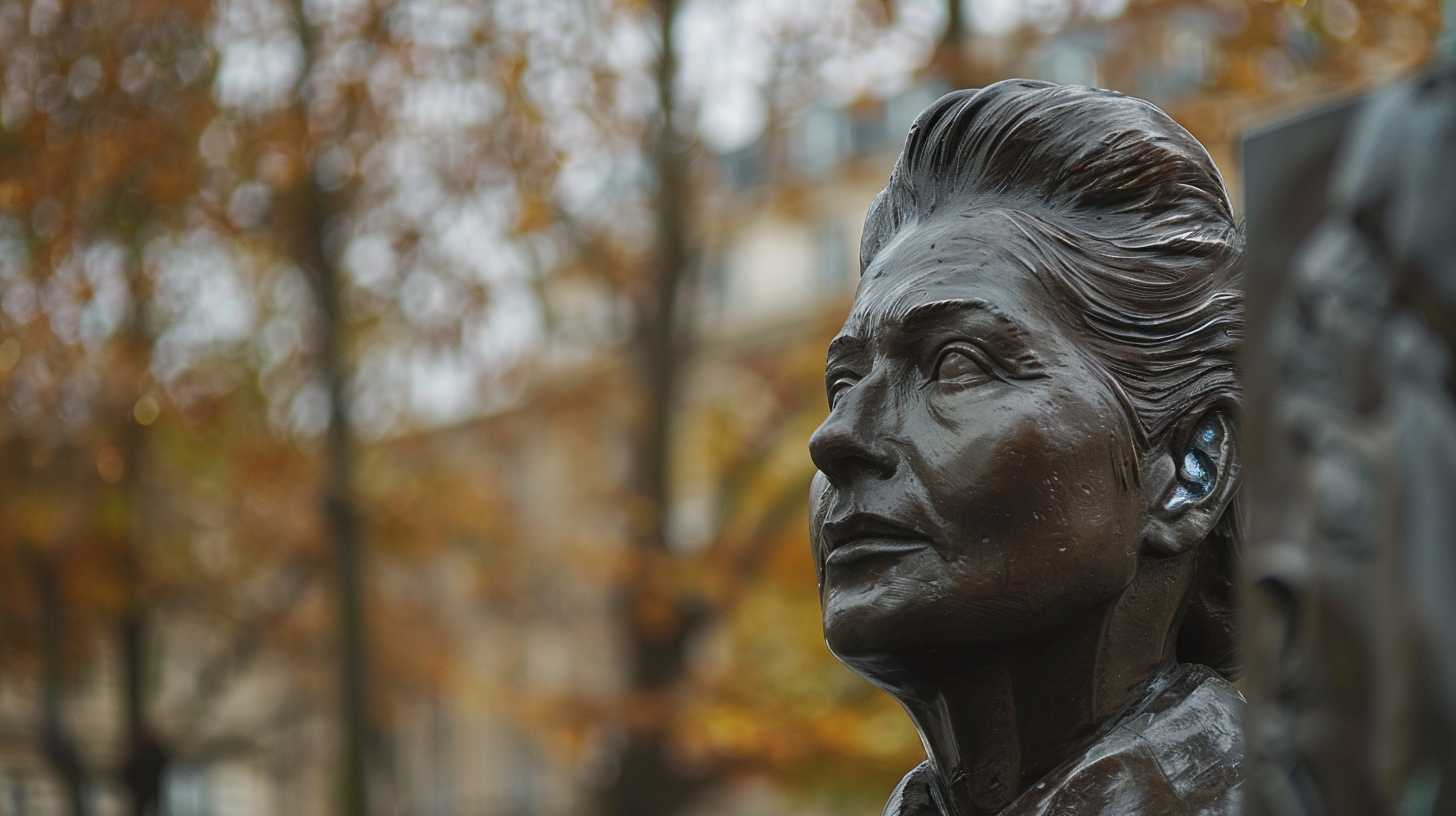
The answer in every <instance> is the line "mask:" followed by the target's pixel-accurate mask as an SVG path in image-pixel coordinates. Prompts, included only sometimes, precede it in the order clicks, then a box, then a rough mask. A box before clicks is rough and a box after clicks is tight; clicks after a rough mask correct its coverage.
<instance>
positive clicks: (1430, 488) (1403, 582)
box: [1246, 64, 1456, 816]
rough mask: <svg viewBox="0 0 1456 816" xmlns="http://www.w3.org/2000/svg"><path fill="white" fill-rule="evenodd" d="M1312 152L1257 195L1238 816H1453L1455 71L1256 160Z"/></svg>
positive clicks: (1331, 115)
mask: <svg viewBox="0 0 1456 816" xmlns="http://www.w3.org/2000/svg"><path fill="white" fill-rule="evenodd" d="M1350 121H1353V123H1354V124H1353V126H1347V122H1350ZM1321 141H1325V142H1329V143H1330V145H1331V147H1330V148H1328V149H1326V148H1318V149H1316V150H1300V151H1297V152H1291V151H1290V150H1289V147H1290V145H1291V144H1295V143H1298V144H1299V145H1301V146H1302V147H1303V146H1309V147H1317V146H1318V145H1319V144H1320V143H1321ZM1341 141H1344V146H1343V149H1342V150H1340V151H1339V152H1336V151H1335V149H1334V148H1335V147H1338V146H1339V145H1340V143H1341ZM1318 153H1324V154H1326V158H1324V159H1323V160H1322V161H1321V162H1320V163H1319V164H1317V165H1316V166H1315V167H1313V168H1312V169H1309V170H1305V171H1300V172H1293V171H1289V170H1285V171H1284V172H1285V173H1287V174H1288V176H1289V179H1288V181H1287V182H1285V183H1283V184H1273V185H1270V184H1267V183H1261V185H1260V186H1259V187H1257V188H1255V187H1251V188H1250V206H1251V211H1250V217H1251V218H1253V217H1254V214H1253V213H1254V210H1255V209H1257V210H1258V211H1259V217H1260V223H1259V225H1258V236H1257V237H1256V238H1251V253H1252V254H1251V259H1253V260H1257V264H1256V265H1255V267H1254V268H1255V270H1256V271H1257V272H1258V277H1257V278H1251V279H1250V285H1251V287H1252V289H1251V291H1252V297H1253V298H1254V299H1255V301H1256V302H1257V304H1258V305H1259V307H1260V313H1261V314H1265V313H1267V314H1268V316H1269V318H1268V320H1267V321H1263V320H1261V321H1260V326H1261V331H1260V332H1259V334H1258V337H1257V338H1254V341H1253V343H1252V346H1251V352H1252V353H1251V354H1250V355H1249V358H1248V362H1249V366H1248V367H1249V373H1250V377H1251V386H1252V389H1253V390H1252V392H1251V393H1252V396H1253V397H1254V398H1255V401H1256V405H1257V407H1258V408H1259V411H1258V422H1257V423H1256V425H1255V426H1254V427H1253V428H1251V432H1253V433H1254V434H1256V436H1255V437H1253V438H1256V439H1257V440H1258V443H1257V444H1256V445H1255V446H1254V447H1256V448H1257V449H1258V450H1259V456H1258V457H1257V459H1258V465H1257V468H1255V469H1252V471H1251V472H1252V473H1253V475H1254V476H1255V477H1256V478H1255V482H1254V483H1253V484H1254V485H1255V486H1256V487H1257V489H1256V490H1254V491H1253V493H1252V496H1251V502H1250V504H1251V509H1252V510H1253V511H1254V518H1255V521H1256V524H1255V526H1254V528H1253V530H1252V534H1251V536H1250V541H1251V547H1250V556H1249V561H1248V564H1247V567H1246V570H1247V580H1248V584H1247V586H1248V587H1249V591H1248V593H1247V602H1248V607H1249V608H1248V626H1247V633H1246V642H1247V649H1246V651H1247V654H1248V656H1249V663H1250V669H1249V704H1250V705H1249V716H1248V734H1249V760H1250V771H1249V775H1248V779H1249V801H1248V811H1249V813H1250V814H1251V816H1314V815H1315V814H1320V815H1321V816H1341V815H1342V814H1350V815H1351V816H1354V814H1360V815H1361V816H1365V815H1366V814H1375V815H1376V816H1381V815H1383V814H1401V815H1402V816H1403V815H1404V814H1410V815H1411V816H1416V815H1417V814H1419V816H1427V815H1428V814H1444V813H1453V812H1456V532H1453V531H1456V502H1453V500H1452V485H1453V479H1456V371H1453V368H1452V355H1453V353H1456V160H1453V158H1452V157H1453V156H1456V64H1447V65H1446V66H1444V67H1441V68H1437V69H1435V70H1433V71H1431V72H1429V73H1427V74H1426V75H1424V76H1422V77H1418V78H1416V79H1413V80H1409V81H1407V82H1403V83H1400V84H1398V85H1397V86H1395V87H1393V88H1391V89H1388V90H1385V91H1382V92H1379V93H1377V94H1376V95H1374V96H1373V97H1371V98H1370V100H1369V101H1368V102H1365V103H1363V104H1361V105H1351V106H1348V107H1347V108H1345V109H1335V110H1332V111H1328V112H1323V113H1320V114H1317V115H1315V116H1312V117H1307V118H1306V119H1304V120H1301V121H1297V122H1294V123H1291V124H1288V125H1285V126H1283V127H1281V128H1279V129H1276V130H1274V131H1273V132H1271V133H1269V134H1261V135H1260V136H1258V137H1256V138H1255V139H1253V140H1251V143H1250V148H1246V155H1252V156H1253V159H1254V164H1255V165H1256V166H1258V167H1259V168H1261V169H1263V168H1265V167H1268V168H1270V169H1273V168H1275V167H1276V166H1284V165H1288V164H1290V163H1292V162H1293V161H1295V159H1296V158H1298V159H1304V160H1306V161H1308V159H1305V157H1307V156H1311V155H1315V154H1318ZM1268 175H1269V176H1272V175H1274V173H1272V172H1271V173H1269V174H1268ZM1326 190H1328V194H1327V195H1326ZM1294 200H1297V201H1299V202H1300V205H1301V206H1300V207H1299V208H1297V211H1296V210H1295V208H1291V207H1288V206H1285V205H1284V204H1283V202H1287V201H1294ZM1251 229H1253V227H1252V226H1251ZM1301 236H1304V237H1305V238H1306V240H1303V241H1302V243H1301ZM1296 247H1298V249H1297V251H1295V250H1296Z"/></svg>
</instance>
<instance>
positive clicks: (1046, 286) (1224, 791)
mask: <svg viewBox="0 0 1456 816" xmlns="http://www.w3.org/2000/svg"><path fill="white" fill-rule="evenodd" d="M1242 253H1243V242H1242V234H1241V232H1240V230H1239V228H1238V226H1237V225H1236V223H1235V221H1234V218H1233V215H1232V212H1231V208H1230V204H1229V199H1228V196H1227V194H1226V193H1225V190H1224V185H1223V182H1222V180H1221V178H1220V176H1219V173H1218V171H1217V169H1216V168H1215V167H1214V165H1213V162H1212V160H1211V159H1210V158H1209V156H1208V154H1207V152H1206V151H1205V150H1204V149H1203V148H1202V146H1200V145H1199V144H1198V142H1197V141H1196V140H1195V139H1194V138H1193V137H1192V136H1191V135H1189V134H1188V132H1187V131H1185V130H1184V129H1183V128H1182V127H1180V126H1179V125H1177V124H1176V123H1174V122H1173V121H1172V120H1171V119H1170V118H1169V117H1168V116H1167V115H1165V114H1164V113H1163V112H1161V111H1160V110H1158V109H1157V108H1155V107H1154V106H1153V105H1151V104H1148V103H1146V102H1143V101H1141V100H1137V99H1133V98H1130V97H1126V96H1122V95H1120V94H1116V93H1112V92H1108V91H1100V90H1093V89H1089V88H1081V87H1064V86H1057V85H1052V84H1048V83H1044V82H1032V81H1026V80H1008V81H1005V82H999V83H996V84H994V85H991V86H988V87H986V88H983V89H980V90H968V91H959V92H955V93H951V94H949V95H947V96H945V97H943V98H941V99H940V100H939V101H938V102H936V103H935V104H934V105H932V106H931V107H930V108H929V109H928V110H926V111H925V112H924V113H922V114H921V115H920V117H919V118H918V119H917V120H916V121H915V124H914V125H913V126H912V127H911V129H910V134H909V136H908V138H907V139H906V143H905V147H904V150H903V152H902V153H901V155H900V158H899V160H898V161H897V163H896V165H895V169H894V171H893V173H892V175H891V177H890V181H889V184H888V185H887V186H886V188H885V189H884V191H883V192H881V193H880V195H879V196H878V197H877V198H876V199H875V201H874V203H873V204H872V205H871V207H870V211H869V215H868V216H867V218H866V220H865V226H864V236H863V239H862V244H861V251H860V268H861V280H860V284H859V288H858V290H857V292H856V295H855V300H854V305H853V308H852V310H851V312H850V315H849V317H848V319H847V320H846V321H845V324H844V327H843V329H842V330H841V332H840V333H839V335H838V336H837V337H836V338H835V339H834V340H833V341H832V342H831V343H830V346H829V354H828V363H827V367H826V377H825V382H826V387H827V390H828V397H829V406H830V411H829V416H828V418H827V419H826V420H825V421H824V423H823V425H822V426H820V428H819V429H818V431H817V432H816V433H815V434H814V436H813V438H812V440H811V441H810V452H811V454H812V456H813V460H814V463H815V465H816V466H817V467H818V470H819V473H818V475H816V477H815V479H814V486H813V494H812V499H811V501H812V514H813V515H812V541H813V557H814V559H815V564H816V566H817V569H818V576H819V586H820V600H821V603H822V607H823V616H824V618H823V622H824V633H825V636H826V639H827V641H828V643H829V646H830V648H831V649H832V650H833V652H834V653H835V655H837V656H838V657H839V658H840V659H841V660H842V661H844V663H846V664H847V665H848V666H850V667H851V668H852V669H854V670H855V671H857V672H859V673H860V674H862V675H863V676H865V677H866V678H868V679H869V680H870V681H871V682H873V683H875V684H876V685H878V686H880V687H881V688H883V689H885V690H886V691H888V692H889V693H891V694H892V695H894V696H895V697H896V698H897V699H898V700H899V701H900V702H901V703H902V704H903V705H904V707H905V709H906V711H907V712H908V713H909V714H910V716H911V718H912V719H913V720H914V722H915V725H916V727H917V729H918V730H919V732H920V735H921V737H922V741H923V742H924V744H925V748H926V751H927V754H928V756H929V759H928V761H927V762H925V763H924V764H922V765H920V766H919V767H917V768H915V769H914V770H913V771H911V772H910V774H909V775H907V776H906V777H905V779H904V780H903V781H902V782H901V783H900V785H899V787H898V788H896V790H895V791H894V793H893V794H892V797H891V800H890V802H889V804H888V805H887V807H886V810H885V812H886V813H887V814H907V815H909V814H913V815H915V816H919V815H920V814H945V815H946V816H971V814H986V813H1002V814H1053V813H1058V814H1063V813H1065V814H1070V813H1077V814H1093V813H1107V814H1114V813H1115V814H1139V813H1147V814H1160V816H1161V815H1163V814H1177V813H1195V812H1196V813H1208V814H1221V813H1233V812H1235V810H1236V807H1237V798H1238V787H1239V778H1240V770H1239V768H1240V762H1241V757H1242V739H1241V735H1240V731H1239V717H1240V708H1241V705H1242V698H1241V697H1240V696H1239V693H1238V692H1237V691H1236V690H1235V689H1234V688H1233V687H1232V686H1231V685H1230V684H1229V682H1228V680H1227V679H1226V678H1227V677H1228V676H1229V674H1230V673H1231V672H1232V671H1233V669H1234V666H1233V637H1232V634H1231V625H1230V614H1229V611H1230V607H1229V604H1230V592H1231V587H1232V580H1233V571H1234V559H1235V552H1236V550H1237V548H1238V537H1239V531H1238V520H1237V516H1236V513H1235V507H1234V504H1233V501H1232V499H1233V497H1234V494H1235V493H1236V492H1237V490H1238V485H1239V469H1240V468H1239V455H1240V454H1239V449H1240V446H1239V444H1238V441H1239V439H1238V434H1239V431H1238V425H1237V415H1238V409H1239V389H1238V385H1237V384H1236V382H1235V378H1234V357H1235V354H1236V351H1237V349H1238V346H1239V342H1240V335H1241V330H1242V315H1241V296H1240V294H1239V290H1238V286H1239V276H1240V267H1241V262H1242Z"/></svg>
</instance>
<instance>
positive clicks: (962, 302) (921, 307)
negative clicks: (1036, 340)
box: [897, 298, 1026, 338]
mask: <svg viewBox="0 0 1456 816" xmlns="http://www.w3.org/2000/svg"><path fill="white" fill-rule="evenodd" d="M967 312H971V313H980V314H984V315H988V316H990V317H991V318H992V319H993V320H994V321H995V322H996V323H997V324H998V325H999V327H1000V328H1002V329H1005V330H1006V331H1008V332H1009V333H1010V334H1011V335H1012V336H1014V337H1018V338H1019V337H1020V336H1021V335H1023V334H1025V333H1026V332H1025V330H1024V329H1023V328H1022V327H1021V324H1020V323H1018V322H1016V321H1015V320H1012V319H1011V318H1010V317H1008V316H1007V314H1006V313H1005V312H1003V311H1001V310H1000V309H998V308H996V306H995V305H993V304H992V303H991V302H990V301H986V300H981V299H980V298H952V299H948V300H933V301H931V302H929V303H917V304H916V305H914V306H911V307H910V308H908V309H906V310H905V313H904V314H903V315H901V316H900V319H899V320H898V321H897V322H898V323H899V326H900V331H901V332H902V333H904V334H909V335H915V334H919V333H920V332H922V331H924V330H926V329H929V328H930V327H931V326H932V325H934V324H936V323H940V322H941V321H943V320H945V319H946V318H950V317H958V316H960V315H963V314H965V313H967Z"/></svg>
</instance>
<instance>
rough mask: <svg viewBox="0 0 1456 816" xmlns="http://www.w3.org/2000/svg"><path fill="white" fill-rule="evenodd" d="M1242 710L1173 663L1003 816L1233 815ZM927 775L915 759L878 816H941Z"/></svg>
mask: <svg viewBox="0 0 1456 816" xmlns="http://www.w3.org/2000/svg"><path fill="white" fill-rule="evenodd" d="M1243 704H1244V698H1243V695H1241V694H1240V693H1239V691H1238V690H1237V689H1235V688H1234V687H1233V686H1232V685H1230V684H1229V682H1228V681H1227V680H1225V679H1223V678H1222V677H1221V676H1219V675H1218V674H1217V673H1215V672H1213V671H1212V670H1210V669H1208V668H1205V667H1203V666H1197V665H1183V666H1178V667H1177V668H1175V669H1173V670H1172V672H1171V673H1170V675H1169V676H1168V677H1167V678H1165V679H1164V680H1163V682H1161V683H1158V684H1156V685H1155V686H1154V688H1153V689H1152V690H1151V691H1150V692H1149V694H1148V696H1147V698H1146V699H1145V700H1144V701H1143V702H1142V703H1141V704H1139V705H1137V706H1135V707H1134V708H1132V709H1130V710H1129V711H1128V712H1127V713H1125V714H1124V715H1122V717H1121V718H1119V720H1118V721H1117V723H1116V724H1115V725H1113V726H1112V728H1110V729H1109V730H1108V731H1107V732H1106V733H1104V734H1103V735H1102V736H1101V737H1100V738H1098V739H1097V740H1096V741H1094V742H1093V743H1092V744H1091V745H1090V746H1088V747H1087V749H1086V750H1084V751H1083V752H1082V753H1081V754H1080V755H1078V756H1077V757H1076V758H1075V759H1072V760H1071V761H1069V762H1066V763H1064V764H1062V765H1061V766H1060V767H1058V768H1056V769H1055V770H1053V771H1051V772H1050V773H1048V774H1047V775H1046V776H1045V777H1044V778H1043V779H1042V780H1041V781H1040V782H1037V783H1036V784H1035V785H1032V786H1031V788H1030V789H1028V790H1027V791H1026V792H1024V793H1023V794H1022V795H1021V796H1019V797H1018V798H1017V799H1016V801H1014V802H1012V803H1011V804H1010V805H1009V806H1008V807H1007V808H1006V809H1005V810H1003V811H1002V812H1001V816H1073V814H1075V816H1098V815H1099V814H1106V816H1184V815H1185V814H1186V815H1187V816H1235V814H1237V813H1238V812H1239V785H1240V781H1241V777H1242V773H1241V768H1240V765H1241V763H1242V761H1243V755H1244V741H1243V734H1242V732H1241V730H1240V727H1239V719H1240V713H1241V710H1242V708H1243ZM933 773H934V771H933V770H932V769H931V767H930V763H929V762H922V763H921V764H920V765H918V766H916V768H915V769H914V770H912V771H911V772H910V773H909V774H906V776H905V778H904V779H902V780H901V781H900V784H899V786H898V787H896V788H895V792H894V793H893V794H891V796H890V801H889V804H887V805H886V806H885V811H884V816H946V814H945V811H944V810H943V809H942V808H941V806H940V805H939V803H938V802H937V801H936V797H935V795H934V794H933V792H932V791H933V776H932V774H933Z"/></svg>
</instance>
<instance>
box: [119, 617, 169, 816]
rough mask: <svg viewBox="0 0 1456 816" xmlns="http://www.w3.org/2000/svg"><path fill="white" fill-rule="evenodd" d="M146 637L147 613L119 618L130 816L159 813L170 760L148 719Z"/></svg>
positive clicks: (124, 770)
mask: <svg viewBox="0 0 1456 816" xmlns="http://www.w3.org/2000/svg"><path fill="white" fill-rule="evenodd" d="M149 634H150V631H149V628H148V621H147V616H146V612H145V611H143V610H142V609H141V608H140V607H139V606H135V607H133V608H132V609H131V610H129V611H128V612H127V613H126V614H125V615H124V616H123V617H122V620H121V625H120V627H119V632H118V641H119V642H120V645H121V671H122V694H123V695H124V697H125V699H124V700H123V711H124V714H125V717H126V758H125V760H124V761H123V762H122V766H121V783H122V786H123V787H124V788H125V789H126V798H127V802H128V803H129V805H130V809H131V813H132V816H157V814H160V813H161V812H162V788H163V784H164V782H165V780H166V776H167V766H168V764H169V761H170V752H169V751H168V749H167V746H166V744H165V743H164V742H163V740H162V739H161V738H160V737H159V736H158V735H157V732H156V730H155V729H153V728H152V726H151V723H150V722H149V721H148V719H147V694H146V691H147V677H146V668H147V667H146V664H147V639H148V636H149Z"/></svg>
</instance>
